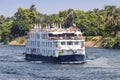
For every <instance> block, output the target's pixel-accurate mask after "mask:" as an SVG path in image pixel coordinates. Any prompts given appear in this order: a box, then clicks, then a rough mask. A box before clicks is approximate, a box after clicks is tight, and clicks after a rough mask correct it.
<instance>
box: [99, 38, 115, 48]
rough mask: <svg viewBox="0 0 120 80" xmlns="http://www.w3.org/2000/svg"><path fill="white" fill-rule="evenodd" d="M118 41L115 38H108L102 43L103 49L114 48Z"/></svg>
mask: <svg viewBox="0 0 120 80" xmlns="http://www.w3.org/2000/svg"><path fill="white" fill-rule="evenodd" d="M115 42H116V40H115V39H114V38H111V37H109V38H106V39H104V40H103V41H102V44H101V45H102V47H104V48H113V46H114V44H115Z"/></svg>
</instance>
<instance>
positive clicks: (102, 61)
mask: <svg viewBox="0 0 120 80" xmlns="http://www.w3.org/2000/svg"><path fill="white" fill-rule="evenodd" d="M24 51H25V47H24V46H9V45H0V80H120V50H112V49H99V48H86V53H87V55H88V59H87V60H86V63H85V64H52V63H42V62H41V61H26V60H24V55H23V54H22V53H23V52H24Z"/></svg>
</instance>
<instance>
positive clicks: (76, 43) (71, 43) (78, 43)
mask: <svg viewBox="0 0 120 80" xmlns="http://www.w3.org/2000/svg"><path fill="white" fill-rule="evenodd" d="M81 44H83V42H79V41H75V42H71V41H69V42H61V45H81Z"/></svg>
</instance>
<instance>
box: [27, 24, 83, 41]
mask: <svg viewBox="0 0 120 80" xmlns="http://www.w3.org/2000/svg"><path fill="white" fill-rule="evenodd" d="M27 39H47V40H84V37H83V36H82V33H81V31H78V30H77V29H76V28H74V27H73V26H71V27H69V28H62V27H61V25H60V26H53V27H52V28H50V27H49V26H46V27H45V28H41V25H40V26H37V25H35V26H34V28H33V29H31V30H30V32H29V34H28V36H27Z"/></svg>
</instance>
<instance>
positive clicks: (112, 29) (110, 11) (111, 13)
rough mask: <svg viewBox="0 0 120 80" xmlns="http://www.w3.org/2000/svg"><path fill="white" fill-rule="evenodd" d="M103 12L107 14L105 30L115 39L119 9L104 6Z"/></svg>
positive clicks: (119, 20)
mask: <svg viewBox="0 0 120 80" xmlns="http://www.w3.org/2000/svg"><path fill="white" fill-rule="evenodd" d="M105 10H106V12H107V14H106V16H107V17H106V21H107V29H108V30H109V33H110V34H111V36H113V37H115V36H116V34H117V33H118V31H120V8H116V6H106V7H105Z"/></svg>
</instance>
